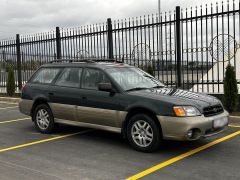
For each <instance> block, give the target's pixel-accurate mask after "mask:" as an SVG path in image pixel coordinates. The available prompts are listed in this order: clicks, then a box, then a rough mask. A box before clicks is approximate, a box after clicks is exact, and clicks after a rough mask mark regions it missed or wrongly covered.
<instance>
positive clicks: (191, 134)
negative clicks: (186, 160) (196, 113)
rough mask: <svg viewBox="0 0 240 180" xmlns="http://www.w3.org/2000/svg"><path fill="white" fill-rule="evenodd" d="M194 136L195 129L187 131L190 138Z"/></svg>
mask: <svg viewBox="0 0 240 180" xmlns="http://www.w3.org/2000/svg"><path fill="white" fill-rule="evenodd" d="M192 136H193V130H189V131H188V132H187V137H188V138H191V137H192Z"/></svg>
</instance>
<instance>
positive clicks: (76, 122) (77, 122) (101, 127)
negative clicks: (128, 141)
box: [54, 118, 121, 133]
mask: <svg viewBox="0 0 240 180" xmlns="http://www.w3.org/2000/svg"><path fill="white" fill-rule="evenodd" d="M54 121H55V123H60V124H67V125H73V126H80V127H87V128H93V129H101V130H105V131H111V132H116V133H121V128H117V127H111V126H103V125H98V124H90V123H84V122H79V121H69V120H64V119H58V118H55V119H54Z"/></svg>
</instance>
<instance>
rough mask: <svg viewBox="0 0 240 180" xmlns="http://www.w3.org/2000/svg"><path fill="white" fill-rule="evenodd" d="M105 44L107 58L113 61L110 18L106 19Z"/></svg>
mask: <svg viewBox="0 0 240 180" xmlns="http://www.w3.org/2000/svg"><path fill="white" fill-rule="evenodd" d="M107 28H108V29H107V32H108V34H107V36H108V38H107V40H108V41H107V43H108V58H109V59H113V36H112V20H111V18H108V19H107Z"/></svg>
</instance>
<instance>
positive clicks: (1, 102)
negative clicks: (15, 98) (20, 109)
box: [0, 101, 18, 104]
mask: <svg viewBox="0 0 240 180" xmlns="http://www.w3.org/2000/svg"><path fill="white" fill-rule="evenodd" d="M0 104H18V103H14V102H5V101H0Z"/></svg>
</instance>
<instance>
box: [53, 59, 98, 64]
mask: <svg viewBox="0 0 240 180" xmlns="http://www.w3.org/2000/svg"><path fill="white" fill-rule="evenodd" d="M64 62H67V63H72V62H86V63H94V61H92V60H90V59H54V60H53V61H50V63H64Z"/></svg>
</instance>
